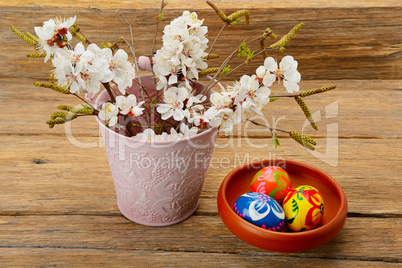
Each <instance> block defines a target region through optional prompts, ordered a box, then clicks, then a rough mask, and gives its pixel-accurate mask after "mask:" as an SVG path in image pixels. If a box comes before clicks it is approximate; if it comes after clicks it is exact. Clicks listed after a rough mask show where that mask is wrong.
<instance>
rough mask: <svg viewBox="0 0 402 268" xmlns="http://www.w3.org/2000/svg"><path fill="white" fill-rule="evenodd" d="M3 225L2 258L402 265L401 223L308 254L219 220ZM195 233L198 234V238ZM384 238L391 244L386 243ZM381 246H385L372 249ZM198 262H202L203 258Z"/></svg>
mask: <svg viewBox="0 0 402 268" xmlns="http://www.w3.org/2000/svg"><path fill="white" fill-rule="evenodd" d="M0 221H1V224H0V230H2V232H0V246H1V248H0V256H1V250H2V248H15V249H16V248H18V247H21V248H25V249H28V248H43V249H45V250H46V249H52V248H59V249H65V250H69V249H76V250H78V249H81V250H91V249H99V250H101V252H104V251H107V250H110V251H116V252H124V251H127V250H131V251H132V252H133V253H134V254H135V252H138V251H140V252H142V251H147V252H150V253H157V252H167V253H169V252H170V253H175V252H176V253H178V252H187V253H190V252H193V253H198V254H202V253H203V254H205V256H208V255H207V254H219V255H221V256H223V255H225V254H227V255H229V256H233V257H235V256H236V255H237V256H238V257H240V256H242V258H244V261H245V260H247V258H249V257H253V256H254V257H256V258H257V259H256V260H258V261H259V262H264V259H266V258H269V259H270V260H271V261H275V260H276V259H277V260H278V261H279V260H281V259H283V258H287V259H288V260H287V261H290V260H291V259H292V260H294V261H295V262H296V263H299V262H303V260H304V261H305V260H306V259H310V258H311V259H313V261H314V258H320V259H321V260H323V259H335V260H339V261H347V260H348V261H353V260H356V259H358V258H361V256H364V258H362V259H360V260H366V261H381V262H383V263H384V264H385V263H392V262H397V261H401V253H400V252H399V251H398V248H400V247H401V246H402V242H401V238H402V237H401V235H400V234H396V235H394V236H388V234H389V233H390V232H393V230H394V229H396V228H398V226H399V225H400V224H401V223H402V219H401V218H399V219H375V218H371V219H363V218H348V219H347V221H346V223H345V226H344V228H343V229H342V231H341V232H340V233H339V234H338V235H337V236H336V237H335V238H334V239H333V240H332V241H331V242H329V243H328V244H326V245H323V246H322V247H319V248H316V249H313V250H309V251H306V252H302V253H289V254H286V253H275V252H269V251H265V250H262V249H259V248H256V247H253V246H251V245H249V244H247V243H245V242H243V241H242V240H240V239H239V238H237V237H236V236H234V235H233V234H232V233H231V232H230V231H229V230H228V229H227V228H226V226H225V225H224V224H223V223H222V221H221V219H220V218H219V216H218V215H215V216H203V215H197V214H196V215H193V216H192V217H190V218H189V219H188V220H186V221H184V222H182V223H180V224H176V225H172V226H167V227H164V228H154V227H147V226H142V225H138V224H135V223H132V222H131V221H129V220H127V219H125V218H124V217H116V216H107V217H105V216H81V215H76V216H51V215H49V216H29V217H0ZM194 230H197V233H196V234H195V233H194ZM32 234H35V235H34V236H33V235H32ZM385 236H387V239H386V241H384V239H383V237H385ZM50 238H51V239H50ZM379 244H381V247H379V248H378V249H377V250H372V249H373V248H374V247H375V246H376V245H379ZM101 252H100V253H101ZM99 255H101V254H99ZM219 255H216V256H214V259H215V261H216V262H218V263H221V264H224V263H226V262H233V261H235V260H236V257H235V259H232V260H230V258H228V259H223V260H219ZM211 257H212V256H211ZM198 258H199V259H202V257H201V256H199V257H198ZM148 260H150V257H148ZM164 263H168V261H167V260H165V261H164ZM180 263H182V264H183V263H184V261H180ZM285 263H286V262H285ZM330 263H331V262H328V264H330Z"/></svg>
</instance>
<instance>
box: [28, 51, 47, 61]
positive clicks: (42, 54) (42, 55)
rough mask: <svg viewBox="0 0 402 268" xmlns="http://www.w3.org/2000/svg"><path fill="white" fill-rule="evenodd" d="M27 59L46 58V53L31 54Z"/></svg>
mask: <svg viewBox="0 0 402 268" xmlns="http://www.w3.org/2000/svg"><path fill="white" fill-rule="evenodd" d="M27 57H28V58H34V59H38V58H44V57H46V52H34V53H29V54H27Z"/></svg>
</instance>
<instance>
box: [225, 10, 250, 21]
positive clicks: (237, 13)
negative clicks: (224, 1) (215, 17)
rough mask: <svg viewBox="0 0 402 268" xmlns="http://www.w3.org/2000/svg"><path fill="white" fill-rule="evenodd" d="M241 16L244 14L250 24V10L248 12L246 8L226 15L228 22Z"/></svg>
mask: <svg viewBox="0 0 402 268" xmlns="http://www.w3.org/2000/svg"><path fill="white" fill-rule="evenodd" d="M242 16H244V18H245V19H246V23H247V24H250V12H248V10H246V9H242V10H239V11H236V12H234V13H232V14H230V15H229V16H227V20H228V22H229V23H231V22H233V21H234V20H236V19H238V18H240V17H242Z"/></svg>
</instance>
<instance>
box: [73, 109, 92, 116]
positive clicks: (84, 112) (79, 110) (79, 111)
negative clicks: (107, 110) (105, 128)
mask: <svg viewBox="0 0 402 268" xmlns="http://www.w3.org/2000/svg"><path fill="white" fill-rule="evenodd" d="M71 112H72V113H75V114H87V115H91V114H94V110H93V109H87V108H72V109H71Z"/></svg>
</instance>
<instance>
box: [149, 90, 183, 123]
mask: <svg viewBox="0 0 402 268" xmlns="http://www.w3.org/2000/svg"><path fill="white" fill-rule="evenodd" d="M187 97H188V91H187V89H186V88H185V87H171V88H169V89H167V90H166V91H165V93H164V98H163V100H164V103H160V104H159V105H158V107H157V108H156V110H157V112H158V113H160V114H161V115H162V120H166V119H168V118H170V117H171V116H173V118H174V120H176V121H181V120H183V118H184V110H183V107H184V101H185V100H186V99H187Z"/></svg>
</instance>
